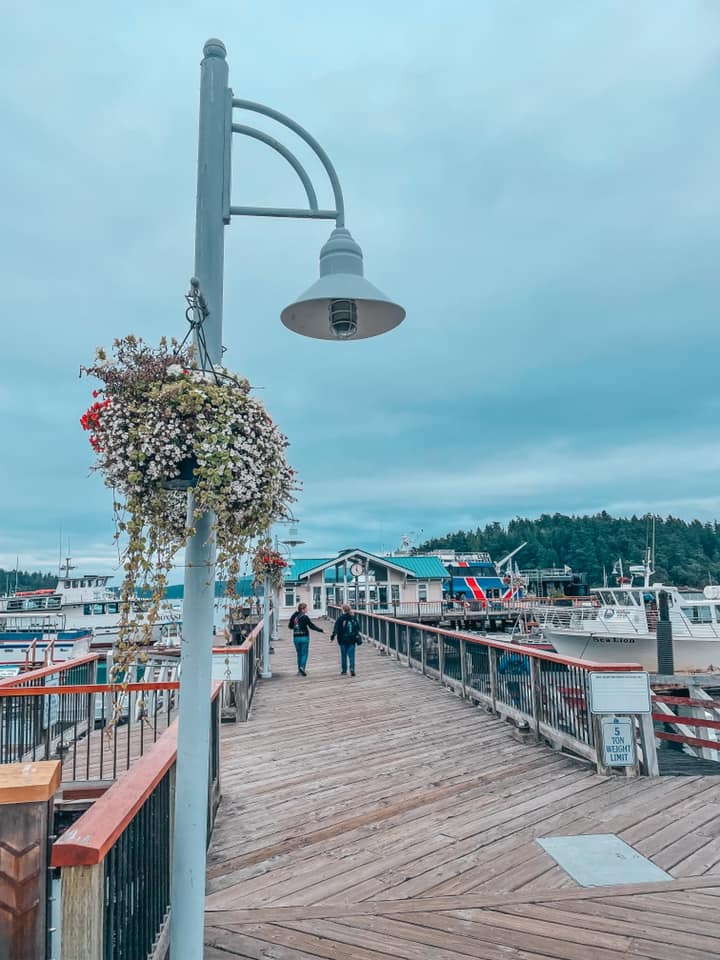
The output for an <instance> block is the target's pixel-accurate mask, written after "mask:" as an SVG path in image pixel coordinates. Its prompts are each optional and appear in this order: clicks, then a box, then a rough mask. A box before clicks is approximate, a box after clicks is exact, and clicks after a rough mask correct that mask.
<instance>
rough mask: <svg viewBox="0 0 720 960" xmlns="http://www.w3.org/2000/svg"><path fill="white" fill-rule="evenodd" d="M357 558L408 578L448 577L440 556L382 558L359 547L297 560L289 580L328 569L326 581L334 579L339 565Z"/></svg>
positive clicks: (299, 579)
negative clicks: (327, 556)
mask: <svg viewBox="0 0 720 960" xmlns="http://www.w3.org/2000/svg"><path fill="white" fill-rule="evenodd" d="M353 560H360V561H363V562H365V563H371V564H372V565H373V566H377V567H386V568H387V569H388V570H394V571H395V572H396V573H399V574H402V575H403V576H405V577H411V578H414V579H422V580H444V579H446V578H447V576H448V572H447V570H446V569H445V567H444V565H443V563H442V561H441V560H440V559H439V558H438V557H379V556H377V555H376V554H373V553H369V552H368V551H367V550H361V549H358V548H355V549H352V550H343V551H341V552H340V553H339V554H338V555H337V556H336V557H330V558H327V559H322V560H293V562H292V565H291V566H290V567H289V568H288V570H287V572H286V575H285V579H286V580H288V581H291V582H294V583H297V582H300V581H302V580H305V579H307V578H309V577H311V576H313V575H314V574H317V573H321V572H322V571H324V572H325V580H326V581H327V582H334V581H335V579H336V568H339V567H342V566H344V565H345V564H346V563H347V564H350V563H352V562H353Z"/></svg>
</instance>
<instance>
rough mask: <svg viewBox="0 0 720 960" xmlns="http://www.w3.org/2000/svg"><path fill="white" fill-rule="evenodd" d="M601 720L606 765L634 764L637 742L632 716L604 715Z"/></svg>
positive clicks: (623, 765)
mask: <svg viewBox="0 0 720 960" xmlns="http://www.w3.org/2000/svg"><path fill="white" fill-rule="evenodd" d="M601 722H602V740H603V759H604V761H605V766H606V767H632V766H634V765H635V742H634V739H633V723H632V720H631V719H630V717H603V718H602V721H601Z"/></svg>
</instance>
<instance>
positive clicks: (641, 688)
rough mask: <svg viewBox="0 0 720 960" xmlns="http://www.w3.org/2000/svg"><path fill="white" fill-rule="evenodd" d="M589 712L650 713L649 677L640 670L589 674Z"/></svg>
mask: <svg viewBox="0 0 720 960" xmlns="http://www.w3.org/2000/svg"><path fill="white" fill-rule="evenodd" d="M590 713H612V714H616V713H650V678H649V676H648V674H647V673H645V672H644V671H643V672H641V671H640V670H633V671H628V672H627V673H591V674H590Z"/></svg>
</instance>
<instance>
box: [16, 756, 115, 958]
mask: <svg viewBox="0 0 720 960" xmlns="http://www.w3.org/2000/svg"><path fill="white" fill-rule="evenodd" d="M60 770H61V765H60V762H59V761H58V760H47V761H43V762H39V763H22V764H21V763H12V764H5V765H3V766H0V949H2V951H3V952H2V954H1V955H2V957H3V960H45V956H46V953H45V949H46V937H47V921H48V918H47V877H48V854H47V851H48V831H49V829H51V825H52V819H53V798H54V796H55V793H56V791H57V789H58V787H59V786H60ZM77 956H78V957H82V958H83V960H96V958H95V956H92V957H90V956H88V955H87V954H86V953H78V954H77ZM97 960H102V956H101V954H98V955H97Z"/></svg>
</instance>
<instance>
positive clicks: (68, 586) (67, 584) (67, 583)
mask: <svg viewBox="0 0 720 960" xmlns="http://www.w3.org/2000/svg"><path fill="white" fill-rule="evenodd" d="M63 586H64V587H65V589H66V590H69V589H70V586H71V582H70V580H66V581H65V583H64V584H63Z"/></svg>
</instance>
